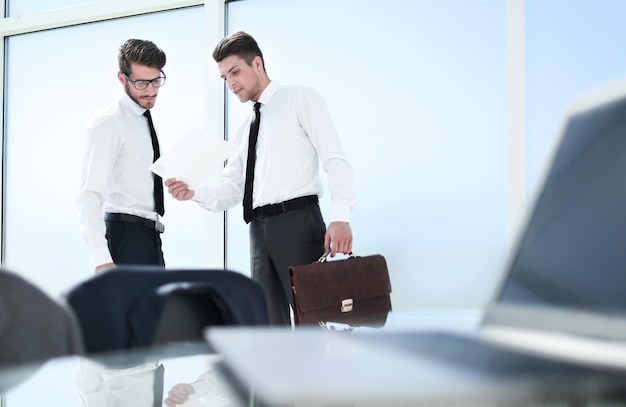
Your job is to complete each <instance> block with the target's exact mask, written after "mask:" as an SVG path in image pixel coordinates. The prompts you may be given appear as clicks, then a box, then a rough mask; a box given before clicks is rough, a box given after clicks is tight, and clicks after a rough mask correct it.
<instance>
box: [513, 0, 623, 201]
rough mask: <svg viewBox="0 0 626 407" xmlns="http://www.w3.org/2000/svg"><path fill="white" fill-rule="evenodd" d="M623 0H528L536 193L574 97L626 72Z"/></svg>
mask: <svg viewBox="0 0 626 407" xmlns="http://www.w3.org/2000/svg"><path fill="white" fill-rule="evenodd" d="M624 18H626V3H624V2H623V1H621V0H602V1H568V0H551V1H542V0H526V16H525V19H526V30H525V31H526V44H527V46H526V60H527V77H526V89H527V97H526V106H527V107H526V110H527V114H528V122H527V123H528V126H527V131H528V136H527V139H528V142H527V144H528V190H529V191H530V192H531V194H532V193H534V192H535V191H536V189H537V188H538V186H539V185H540V183H541V179H542V175H543V172H544V169H545V164H546V163H547V161H548V159H549V158H550V156H551V153H552V151H553V149H554V147H555V145H556V143H557V142H558V130H559V126H560V125H561V119H562V117H563V113H564V110H565V109H566V108H567V106H568V105H569V103H571V101H572V99H574V98H577V97H579V96H581V95H582V94H584V93H586V92H588V91H590V90H592V89H593V88H596V87H599V86H603V85H605V84H608V83H611V82H612V81H615V80H618V79H621V78H623V77H625V76H626V53H625V52H624V44H623V38H624V36H625V35H626V27H625V26H624V24H623V21H624Z"/></svg>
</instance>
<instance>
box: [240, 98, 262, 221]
mask: <svg viewBox="0 0 626 407" xmlns="http://www.w3.org/2000/svg"><path fill="white" fill-rule="evenodd" d="M260 109H261V103H259V102H256V103H255V104H254V119H253V120H252V123H251V124H250V137H249V140H248V161H247V164H246V186H245V188H244V190H243V220H244V221H246V223H250V221H251V220H252V185H253V184H254V164H255V162H256V140H257V138H258V136H259V123H260V122H261V110H260Z"/></svg>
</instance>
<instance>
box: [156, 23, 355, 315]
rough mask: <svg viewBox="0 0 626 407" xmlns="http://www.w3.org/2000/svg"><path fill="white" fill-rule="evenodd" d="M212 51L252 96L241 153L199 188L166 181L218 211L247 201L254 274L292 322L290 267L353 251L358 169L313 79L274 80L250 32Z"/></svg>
mask: <svg viewBox="0 0 626 407" xmlns="http://www.w3.org/2000/svg"><path fill="white" fill-rule="evenodd" d="M213 58H214V59H215V61H216V62H217V65H218V69H219V71H220V75H221V77H222V78H223V79H224V81H225V82H226V85H227V86H228V88H229V89H230V90H231V91H232V92H233V93H234V94H235V95H236V96H237V97H238V98H239V100H240V101H241V102H243V103H245V102H248V101H252V102H254V109H253V112H252V114H251V115H250V118H249V119H248V120H247V121H246V122H245V123H244V124H243V126H242V127H241V128H240V130H239V131H238V132H237V134H236V135H235V137H234V140H233V141H234V142H235V144H237V145H238V153H237V155H236V157H234V158H232V159H230V160H229V162H228V164H227V165H226V167H225V168H224V170H223V172H222V174H221V177H220V181H219V182H218V184H217V185H215V186H210V187H209V186H206V185H202V186H200V187H198V188H197V189H196V190H192V189H189V186H188V185H187V184H185V183H184V182H182V181H178V180H176V179H169V180H166V182H165V185H166V186H167V187H168V190H169V193H170V194H171V195H172V196H173V197H174V198H175V199H178V200H189V199H192V200H194V201H196V202H198V204H199V205H200V206H202V207H203V208H205V209H208V210H210V211H213V212H219V211H223V210H226V209H228V208H231V207H233V206H235V205H237V204H238V203H239V202H242V200H243V207H244V220H245V222H246V223H248V224H249V225H250V244H251V269H252V278H253V279H255V280H256V281H258V282H259V283H260V284H261V286H262V287H263V290H264V291H265V296H266V298H267V301H268V310H269V317H270V323H271V324H272V325H290V324H291V320H290V316H289V305H290V298H291V284H290V281H289V266H293V265H300V264H307V263H312V262H314V261H315V260H317V259H318V258H319V257H320V256H321V255H322V254H323V253H324V252H325V251H329V252H330V255H331V257H332V256H334V255H335V254H336V253H346V254H347V253H350V252H351V251H352V229H351V227H350V223H349V221H350V212H351V210H352V208H353V207H354V205H355V204H356V199H355V197H354V192H353V188H352V168H351V166H350V164H349V163H348V160H347V158H346V155H345V153H344V151H343V147H342V145H341V142H340V140H339V137H338V135H337V132H336V130H335V127H334V124H333V122H332V120H331V117H330V114H329V112H328V109H327V107H326V103H325V101H324V99H323V98H322V97H321V96H320V95H319V94H318V93H317V92H316V91H315V90H313V89H312V88H310V87H302V86H281V85H279V84H277V83H276V82H274V81H271V80H270V79H269V77H268V75H267V73H266V71H265V62H264V60H263V54H262V53H261V50H260V48H259V46H258V44H257V42H256V41H255V39H254V38H253V37H251V36H250V35H249V34H247V33H244V32H241V31H240V32H236V33H233V34H231V35H229V36H227V37H225V38H224V39H222V41H220V43H219V44H217V46H216V47H215V50H214V51H213ZM320 162H321V164H322V168H323V169H324V171H325V172H326V173H327V174H328V184H329V189H330V193H331V199H332V204H333V205H332V216H331V222H330V223H329V225H328V230H327V229H326V225H325V223H324V220H323V218H322V215H321V211H320V208H319V203H318V197H319V196H321V195H322V193H323V187H322V183H321V181H320V179H319V174H318V169H319V163H320Z"/></svg>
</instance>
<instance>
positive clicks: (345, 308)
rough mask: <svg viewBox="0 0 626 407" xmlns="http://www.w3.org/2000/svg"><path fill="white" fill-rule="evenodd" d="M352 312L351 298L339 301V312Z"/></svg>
mask: <svg viewBox="0 0 626 407" xmlns="http://www.w3.org/2000/svg"><path fill="white" fill-rule="evenodd" d="M350 311H352V298H348V299H345V300H342V301H341V312H350Z"/></svg>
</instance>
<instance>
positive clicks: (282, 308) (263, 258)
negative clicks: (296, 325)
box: [250, 205, 326, 325]
mask: <svg viewBox="0 0 626 407" xmlns="http://www.w3.org/2000/svg"><path fill="white" fill-rule="evenodd" d="M325 234H326V225H325V224H324V220H323V218H322V213H321V212H320V207H319V206H318V205H310V206H307V207H305V208H301V209H296V210H292V211H289V212H285V213H281V214H278V215H274V216H269V217H262V218H256V219H254V220H253V221H252V222H250V263H251V264H250V265H251V270H252V278H253V279H254V280H256V281H257V282H259V283H260V284H261V287H262V288H263V291H264V292H265V297H266V300H267V304H268V312H269V320H270V324H271V325H291V319H290V315H289V305H290V304H291V284H290V282H289V266H296V265H302V264H308V263H313V262H314V261H316V260H317V259H319V257H320V256H321V255H322V254H324V235H325Z"/></svg>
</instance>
